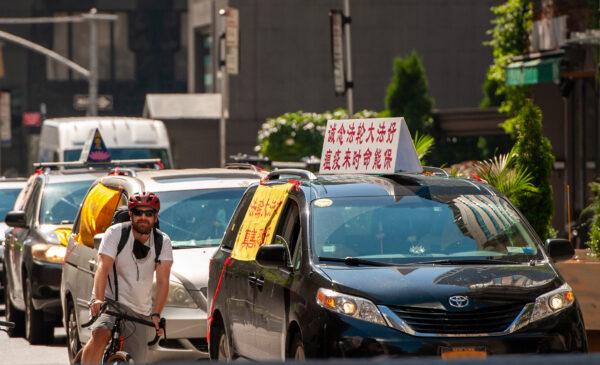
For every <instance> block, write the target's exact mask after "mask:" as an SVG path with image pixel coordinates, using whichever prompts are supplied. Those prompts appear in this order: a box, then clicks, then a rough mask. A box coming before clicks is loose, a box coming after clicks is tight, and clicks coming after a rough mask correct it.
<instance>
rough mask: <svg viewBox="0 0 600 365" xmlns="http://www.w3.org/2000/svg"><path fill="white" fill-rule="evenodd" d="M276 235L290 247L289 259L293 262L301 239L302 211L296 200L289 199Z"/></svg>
mask: <svg viewBox="0 0 600 365" xmlns="http://www.w3.org/2000/svg"><path fill="white" fill-rule="evenodd" d="M275 234H276V235H279V236H281V237H283V239H284V240H285V243H286V244H287V245H288V257H289V258H290V261H292V260H293V255H294V253H295V252H296V245H297V243H298V240H299V237H300V209H299V208H298V204H297V203H296V202H295V201H294V200H292V199H289V200H288V202H287V203H286V206H285V208H284V210H283V214H282V216H281V220H280V223H279V225H278V227H277V230H276V233H275Z"/></svg>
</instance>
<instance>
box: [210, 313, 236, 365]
mask: <svg viewBox="0 0 600 365" xmlns="http://www.w3.org/2000/svg"><path fill="white" fill-rule="evenodd" d="M213 341H214V342H213ZM211 343H214V344H216V346H215V348H214V349H211V350H210V359H211V360H216V361H219V362H231V361H232V360H233V356H232V355H231V347H230V346H229V337H227V332H226V331H225V328H224V327H223V324H222V323H219V324H217V325H216V326H215V327H213V329H212V333H211Z"/></svg>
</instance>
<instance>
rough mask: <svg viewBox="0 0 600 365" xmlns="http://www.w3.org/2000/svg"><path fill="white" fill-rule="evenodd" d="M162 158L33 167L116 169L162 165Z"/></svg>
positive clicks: (65, 163)
mask: <svg viewBox="0 0 600 365" xmlns="http://www.w3.org/2000/svg"><path fill="white" fill-rule="evenodd" d="M160 162H161V160H160V158H141V159H134V160H112V161H106V162H81V161H67V162H36V163H34V164H33V167H35V168H36V169H38V168H42V169H44V168H49V169H52V168H58V167H71V168H74V167H82V168H86V167H116V166H135V165H145V164H157V163H160Z"/></svg>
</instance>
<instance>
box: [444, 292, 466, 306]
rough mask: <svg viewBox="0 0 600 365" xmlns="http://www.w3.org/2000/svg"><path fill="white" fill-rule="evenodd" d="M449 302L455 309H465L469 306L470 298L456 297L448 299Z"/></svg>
mask: <svg viewBox="0 0 600 365" xmlns="http://www.w3.org/2000/svg"><path fill="white" fill-rule="evenodd" d="M448 302H449V303H450V305H451V306H453V307H454V308H464V307H466V306H468V305H469V297H466V296H464V295H454V296H452V297H450V298H448Z"/></svg>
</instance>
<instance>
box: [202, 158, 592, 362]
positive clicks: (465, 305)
mask: <svg viewBox="0 0 600 365" xmlns="http://www.w3.org/2000/svg"><path fill="white" fill-rule="evenodd" d="M290 178H292V179H293V180H289V179H290ZM290 181H291V182H292V183H293V184H292V188H291V189H290V190H289V195H288V196H287V200H286V202H285V204H284V207H283V210H282V212H281V214H280V215H279V218H277V219H278V222H277V224H276V229H275V232H274V235H273V237H274V238H273V239H272V240H271V241H270V242H260V243H259V244H260V247H259V248H258V251H257V253H256V257H255V258H254V259H253V260H237V259H235V258H232V250H234V249H235V247H236V245H238V244H240V243H244V242H245V238H242V239H240V237H238V235H239V233H240V232H241V230H240V227H245V223H247V222H246V220H247V219H249V216H252V214H248V212H249V211H251V210H252V208H251V209H250V210H249V207H253V206H254V205H253V196H254V195H255V194H256V192H257V191H258V189H268V188H270V187H275V186H278V185H281V184H286V183H289V182H290ZM274 217H277V216H274ZM247 232H248V231H246V234H247ZM572 255H573V248H572V246H571V244H570V242H569V241H567V240H561V239H549V240H547V241H546V242H545V243H543V242H541V240H540V238H539V237H538V236H537V235H536V233H535V232H534V231H533V229H532V228H531V226H530V225H529V224H528V222H527V221H526V220H525V218H524V217H523V216H522V215H521V214H520V213H519V211H518V210H517V209H515V207H513V205H512V204H511V203H510V202H509V201H508V200H507V199H506V198H505V197H503V196H502V195H501V194H500V193H498V192H497V191H495V190H494V189H493V188H491V187H490V186H488V185H486V184H484V183H481V182H477V181H471V180H465V179H459V178H453V177H449V176H427V175H426V174H409V173H395V174H390V175H360V174H357V175H320V176H316V175H313V174H312V173H310V172H308V171H302V170H289V171H286V170H279V171H275V172H272V173H270V174H269V175H268V176H267V177H266V178H265V179H263V180H262V182H261V183H260V184H258V185H254V186H251V187H250V188H249V189H248V190H247V191H246V193H245V194H244V196H243V197H242V199H241V201H240V204H239V205H238V207H237V209H236V212H235V213H234V215H233V217H232V220H231V222H230V224H229V226H228V228H227V231H226V233H225V236H224V238H223V241H222V242H221V246H220V248H219V249H218V250H217V251H216V252H215V254H214V256H213V258H212V261H211V266H210V273H209V282H208V300H209V303H210V306H211V313H210V324H209V330H210V334H209V336H210V337H209V340H210V344H209V351H210V356H211V358H213V359H219V360H231V359H234V358H238V357H240V358H247V359H252V360H284V359H285V358H294V359H304V358H330V357H370V356H417V355H428V356H440V357H442V358H444V359H451V358H456V357H473V358H481V357H486V356H493V355H496V354H507V353H551V352H585V351H587V342H586V337H585V331H584V324H583V320H582V316H581V313H580V310H579V307H578V304H577V301H576V299H575V297H574V295H573V291H572V290H571V287H569V285H568V283H566V282H565V281H564V280H563V279H562V278H561V276H560V275H559V273H558V272H557V270H556V269H555V267H554V264H553V262H554V261H556V260H562V259H567V258H570V257H571V256H572Z"/></svg>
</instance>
